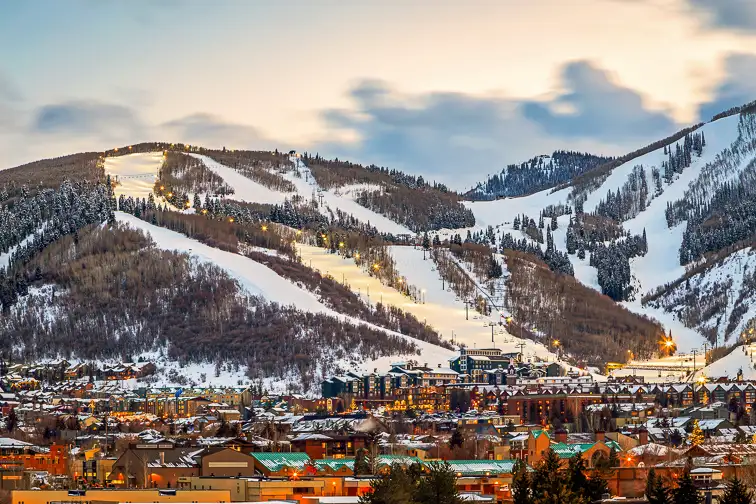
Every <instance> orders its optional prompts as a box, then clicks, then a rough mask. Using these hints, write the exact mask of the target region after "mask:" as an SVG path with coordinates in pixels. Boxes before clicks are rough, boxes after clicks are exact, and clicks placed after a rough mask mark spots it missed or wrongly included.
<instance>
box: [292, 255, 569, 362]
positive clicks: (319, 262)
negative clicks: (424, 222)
mask: <svg viewBox="0 0 756 504" xmlns="http://www.w3.org/2000/svg"><path fill="white" fill-rule="evenodd" d="M389 250H390V253H391V256H392V257H393V258H394V260H395V261H396V265H397V269H398V271H399V274H400V275H402V276H403V277H405V278H406V279H407V283H408V284H409V285H412V286H415V287H417V288H418V289H421V290H422V291H425V292H424V294H423V297H424V299H425V302H424V303H423V302H421V301H420V302H415V301H413V300H412V299H411V298H409V297H407V296H404V295H403V294H401V293H400V292H399V291H397V290H396V289H394V288H392V287H388V286H386V285H383V284H382V283H381V282H380V281H379V280H378V279H376V278H375V277H372V276H370V275H369V274H367V273H366V272H365V271H363V270H362V269H361V268H360V267H359V266H357V265H356V264H355V263H354V261H353V260H351V259H344V258H342V257H341V256H339V255H338V254H331V253H330V252H328V251H327V250H325V249H322V248H319V247H315V246H311V245H302V244H298V245H297V252H298V253H299V254H300V256H301V257H302V263H303V264H305V265H307V266H311V267H312V268H315V269H317V270H319V271H320V272H321V273H324V274H328V275H331V276H332V277H333V278H334V279H335V280H336V281H338V282H342V283H345V284H346V285H348V286H349V288H350V289H351V290H352V291H353V292H355V293H356V294H357V295H358V296H359V297H360V298H361V299H362V300H363V301H364V302H365V303H369V304H370V305H375V303H378V302H380V303H383V304H385V305H389V306H395V307H397V308H400V309H401V310H403V311H405V312H407V313H411V314H412V315H414V316H415V317H416V318H417V319H418V320H420V321H421V322H425V323H427V324H428V325H430V326H432V327H433V328H434V329H435V330H436V331H437V332H438V333H439V334H440V335H441V336H442V337H443V338H444V339H446V340H449V341H451V340H452V339H453V341H454V343H455V344H456V343H459V344H465V345H467V346H468V347H470V348H473V347H477V348H490V347H492V346H493V347H496V348H501V349H502V350H504V351H505V352H519V351H520V347H519V346H518V343H520V342H521V341H522V342H524V343H525V347H524V349H523V351H524V354H525V358H526V359H527V358H531V359H532V358H534V357H538V358H541V359H544V360H549V361H554V360H556V355H555V354H553V353H551V352H549V351H548V350H547V349H546V347H545V346H544V345H542V344H540V343H535V342H533V341H531V340H527V339H525V340H520V339H519V338H516V337H514V336H512V335H510V334H509V333H508V332H507V331H506V329H505V328H504V326H500V325H498V322H499V320H498V319H499V318H500V316H499V314H498V313H494V314H493V315H492V316H491V317H485V316H483V315H480V314H479V313H478V312H476V311H475V310H473V309H470V310H469V312H468V318H467V319H466V317H465V305H464V303H463V302H462V301H460V300H458V299H457V298H456V296H455V294H454V293H453V292H450V291H449V290H443V289H441V278H440V277H439V275H438V273H437V272H436V271H434V267H435V265H434V263H433V261H432V260H431V259H429V258H428V259H427V260H423V251H422V249H419V248H418V249H416V248H414V247H410V246H393V247H390V248H389ZM492 322H493V323H494V341H493V343H492V342H491V325H490V324H491V323H492Z"/></svg>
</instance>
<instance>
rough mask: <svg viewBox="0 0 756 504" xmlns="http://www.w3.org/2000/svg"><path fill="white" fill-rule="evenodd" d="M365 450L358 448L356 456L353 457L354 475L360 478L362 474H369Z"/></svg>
mask: <svg viewBox="0 0 756 504" xmlns="http://www.w3.org/2000/svg"><path fill="white" fill-rule="evenodd" d="M366 453H367V450H365V449H364V448H360V449H359V450H357V455H356V456H355V457H354V475H355V476H361V475H363V474H371V471H370V466H369V465H368V461H367V456H366Z"/></svg>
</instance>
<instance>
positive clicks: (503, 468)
mask: <svg viewBox="0 0 756 504" xmlns="http://www.w3.org/2000/svg"><path fill="white" fill-rule="evenodd" d="M448 464H449V465H450V466H451V468H452V471H454V472H455V473H457V474H461V475H462V476H485V475H486V473H488V474H489V475H490V476H499V475H502V474H512V471H513V470H514V465H515V461H514V460H449V461H448Z"/></svg>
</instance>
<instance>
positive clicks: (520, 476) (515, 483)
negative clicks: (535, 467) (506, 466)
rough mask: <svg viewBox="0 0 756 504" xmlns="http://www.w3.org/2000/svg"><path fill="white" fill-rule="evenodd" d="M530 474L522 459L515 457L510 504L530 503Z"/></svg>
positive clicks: (531, 500)
mask: <svg viewBox="0 0 756 504" xmlns="http://www.w3.org/2000/svg"><path fill="white" fill-rule="evenodd" d="M530 484H531V481H530V475H529V474H528V468H527V466H526V465H525V463H523V461H522V460H520V459H517V460H516V461H515V464H514V467H513V468H512V499H513V503H512V504H532V502H533V499H532V497H531V493H530Z"/></svg>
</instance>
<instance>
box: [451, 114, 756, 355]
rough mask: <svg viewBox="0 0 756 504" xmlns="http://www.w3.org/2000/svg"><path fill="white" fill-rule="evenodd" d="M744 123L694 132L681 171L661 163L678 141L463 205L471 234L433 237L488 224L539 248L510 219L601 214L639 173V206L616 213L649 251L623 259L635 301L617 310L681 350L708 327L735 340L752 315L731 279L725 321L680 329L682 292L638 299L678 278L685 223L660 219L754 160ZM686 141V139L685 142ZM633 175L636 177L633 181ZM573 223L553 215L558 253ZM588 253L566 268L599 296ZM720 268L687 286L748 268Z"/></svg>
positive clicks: (734, 263) (707, 195)
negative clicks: (554, 183)
mask: <svg viewBox="0 0 756 504" xmlns="http://www.w3.org/2000/svg"><path fill="white" fill-rule="evenodd" d="M743 123H744V121H743V120H741V116H739V115H733V116H730V117H726V118H723V119H719V120H718V121H715V122H712V123H708V124H705V125H703V126H702V127H701V128H699V129H698V130H696V131H695V132H694V133H692V134H691V138H694V137H696V135H701V136H700V138H705V146H704V147H703V148H701V151H700V154H698V153H694V154H693V155H692V156H690V161H689V162H688V163H686V164H687V165H680V166H679V167H678V168H677V170H676V171H673V172H672V173H671V175H670V174H669V172H670V171H671V170H670V169H669V168H667V164H668V163H669V160H670V159H671V158H672V157H673V149H674V148H677V149H679V146H680V145H682V144H683V139H680V140H679V141H678V142H672V143H671V144H670V148H669V149H667V147H666V146H661V145H660V147H659V148H658V149H656V150H652V151H650V152H648V153H646V154H643V155H641V156H639V157H636V158H635V159H632V160H631V161H628V162H626V163H624V164H621V165H619V166H618V167H616V168H614V169H613V170H611V172H609V173H608V174H606V175H601V176H599V177H597V178H594V179H593V180H592V181H591V182H590V183H588V184H581V185H580V186H569V187H565V188H563V189H560V190H558V191H554V192H552V191H551V190H545V191H542V192H539V193H536V194H532V195H529V196H525V197H520V198H506V199H499V200H495V201H476V202H468V203H466V205H467V206H468V208H470V209H471V210H472V211H473V212H474V214H475V218H476V225H475V226H474V227H472V228H465V229H455V230H443V231H441V232H440V233H439V234H440V236H442V237H450V236H453V235H454V234H455V233H459V234H461V235H462V236H463V237H464V236H465V235H466V233H467V232H468V231H469V232H471V233H472V234H473V235H475V233H476V232H477V233H483V232H485V231H486V229H487V228H488V227H489V226H491V227H492V228H493V230H494V231H495V233H496V235H497V237H501V236H502V235H503V234H506V233H511V234H512V235H513V236H514V238H515V239H521V240H522V239H524V240H525V241H526V242H527V243H530V244H531V245H534V246H538V247H540V248H541V249H543V250H545V248H546V244H545V243H541V244H539V243H538V242H536V241H535V240H533V238H532V236H529V235H526V234H525V233H524V231H523V229H522V228H520V229H515V227H516V225H515V218H519V216H522V215H527V216H529V217H530V218H533V219H536V220H537V219H538V217H539V214H540V213H541V212H542V211H544V210H545V209H546V208H547V207H549V206H551V207H552V208H555V207H559V206H560V205H568V206H569V207H570V209H571V210H572V211H573V212H574V208H575V204H576V202H577V199H578V198H579V199H580V201H579V202H580V203H582V210H583V211H584V212H586V214H588V213H597V212H598V213H600V212H602V211H605V209H606V205H607V201H608V200H607V197H608V196H607V194H608V193H609V192H610V191H611V192H612V193H614V194H617V195H619V194H620V192H623V191H624V192H623V195H624V194H626V192H627V191H629V190H630V186H629V184H630V181H631V180H634V181H633V182H632V183H633V184H638V178H637V175H638V174H639V173H642V174H643V175H644V176H645V180H644V181H642V183H643V185H644V189H645V187H648V188H649V189H648V190H647V192H646V193H643V194H644V195H643V198H644V201H643V202H642V203H641V205H640V207H639V208H636V209H634V210H631V211H630V212H631V213H627V214H623V216H624V215H628V216H629V217H630V218H624V217H623V218H621V220H620V222H621V226H622V230H623V233H628V234H629V235H637V236H640V235H641V234H642V233H643V232H644V231H645V233H646V235H647V244H648V245H647V251H646V252H645V255H640V256H637V257H633V258H631V259H630V270H631V275H632V281H631V286H632V288H633V289H634V295H633V296H632V297H631V299H630V300H628V301H625V302H624V303H623V304H624V305H625V306H626V307H628V308H630V309H631V310H633V311H635V312H637V313H640V314H645V315H649V316H651V317H653V318H656V319H658V320H660V321H661V322H662V323H663V324H664V325H665V327H666V328H667V329H668V330H672V332H673V335H674V337H675V339H676V341H677V343H678V346H679V348H680V349H681V350H692V349H694V348H699V347H701V346H702V343H703V341H704V334H706V335H708V336H711V328H712V326H716V329H718V330H719V332H720V334H722V335H723V334H725V333H727V334H734V333H736V332H738V330H739V329H738V328H740V327H742V325H743V324H745V323H747V320H748V319H750V318H751V317H752V316H753V314H751V313H750V309H749V310H748V311H746V309H745V308H744V307H743V306H744V304H743V299H739V296H741V292H742V289H740V283H741V282H740V281H739V280H734V279H733V281H732V282H731V285H729V286H728V287H727V290H728V293H729V294H728V295H727V296H728V302H727V303H726V305H727V306H726V307H723V308H722V315H723V316H724V317H723V319H722V320H709V321H705V322H704V321H702V323H701V324H690V323H688V325H690V327H685V325H684V324H683V322H687V321H688V320H687V319H686V320H683V319H685V317H683V314H682V313H681V308H680V307H677V308H675V301H674V299H675V296H676V299H678V300H679V298H680V297H681V296H683V291H682V290H681V291H679V292H678V293H677V295H674V294H671V298H670V300H667V301H663V302H661V301H660V302H657V303H651V304H648V305H645V306H644V305H642V304H641V299H642V298H643V297H644V296H645V295H647V294H649V293H651V292H654V291H655V290H658V289H660V288H661V287H662V286H664V285H665V284H668V283H671V282H674V281H675V280H677V279H678V278H680V277H681V276H682V275H684V274H685V267H684V266H682V265H681V264H680V260H679V257H680V247H681V244H682V241H683V233H684V231H685V221H682V222H675V223H674V224H673V225H672V227H670V226H669V225H668V218H667V215H665V210H666V209H667V207H668V206H670V205H678V206H679V205H681V204H682V203H680V201H683V202H685V201H692V200H693V199H694V198H697V199H696V201H699V202H700V201H701V200H702V201H703V203H704V204H705V203H706V202H707V201H710V200H711V198H712V194H713V192H714V189H712V188H717V187H722V185H723V184H724V183H725V182H727V181H732V180H736V179H737V178H738V176H739V175H740V174H741V173H744V170H746V168H747V167H748V166H749V163H751V162H752V161H753V160H754V158H755V157H756V155H755V154H754V152H755V151H756V149H755V148H754V142H753V141H752V138H753V131H752V130H751V129H749V128H750V123H748V122H747V121H745V124H746V126H744V125H743ZM698 138H699V137H696V138H694V140H698ZM687 141H688V140H687V137H686V139H685V143H686V144H687ZM697 147H698V144H696V147H693V148H692V149H691V150H694V151H695V149H696V148H697ZM686 148H687V146H686ZM640 167H642V169H641V168H640ZM652 175H654V176H653V177H652ZM634 176H635V177H636V178H635V179H633V178H632V177H634ZM572 219H573V215H572V214H569V215H568V214H564V215H560V216H558V217H557V219H556V222H557V226H558V227H557V229H555V230H554V231H553V232H552V237H553V240H554V247H555V249H556V250H559V251H563V252H564V251H567V250H568V247H567V229H568V226H569V225H570V222H571V221H572ZM547 224H548V219H547ZM547 227H548V225H547ZM590 255H591V254H590V252H588V253H586V257H585V259H582V260H581V259H579V258H578V257H577V256H576V255H574V254H572V255H570V262H571V263H572V265H573V269H574V272H575V277H576V278H577V279H578V280H580V281H581V282H582V283H583V284H585V285H587V286H589V287H592V288H594V289H597V290H600V289H601V287H600V285H599V281H598V276H597V268H596V267H595V266H592V265H591V264H589V261H590ZM721 268H722V271H719V269H720V266H719V265H717V266H713V267H712V268H711V269H710V270H708V272H707V278H706V279H699V280H696V282H694V285H699V284H700V287H701V289H702V294H703V293H704V292H710V291H711V289H714V288H715V287H716V285H715V284H716V282H717V280H716V279H720V281H719V285H720V287H721V284H722V281H721V279H726V278H728V277H733V276H734V275H735V274H736V271H737V272H738V274H739V273H740V272H742V271H746V270H747V266H746V265H744V264H743V263H742V258H739V259H738V258H733V259H731V260H729V261H727V262H726V263H725V264H724V265H721ZM732 268H734V270H733V269H732ZM707 289H709V291H707ZM741 297H742V296H741ZM733 312H735V313H736V316H738V317H740V321H739V322H738V323H735V324H731V327H729V329H728V330H726V329H727V324H728V321H727V320H724V319H725V318H726V319H729V318H731V317H732V315H731V314H732V313H733Z"/></svg>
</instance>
